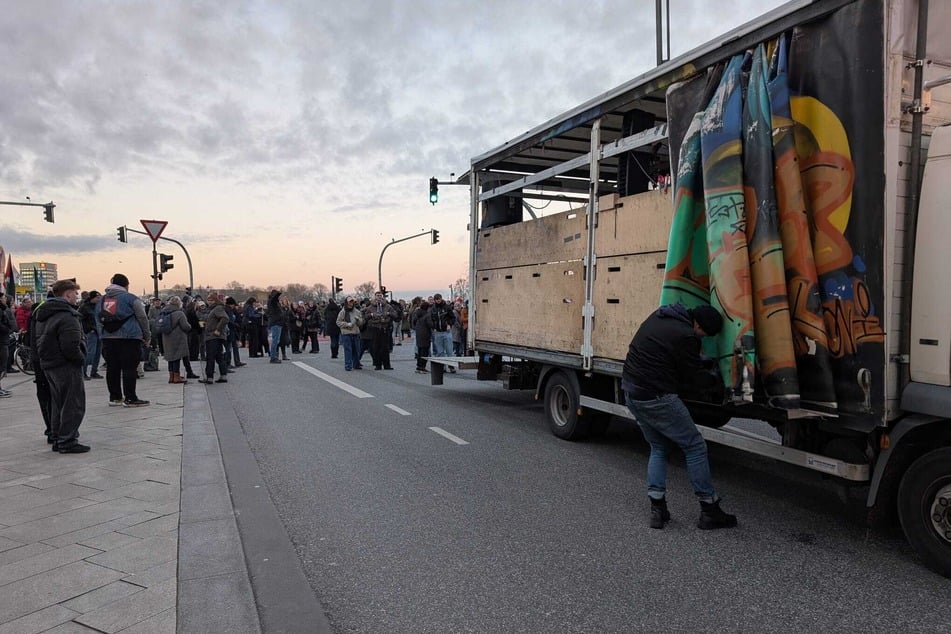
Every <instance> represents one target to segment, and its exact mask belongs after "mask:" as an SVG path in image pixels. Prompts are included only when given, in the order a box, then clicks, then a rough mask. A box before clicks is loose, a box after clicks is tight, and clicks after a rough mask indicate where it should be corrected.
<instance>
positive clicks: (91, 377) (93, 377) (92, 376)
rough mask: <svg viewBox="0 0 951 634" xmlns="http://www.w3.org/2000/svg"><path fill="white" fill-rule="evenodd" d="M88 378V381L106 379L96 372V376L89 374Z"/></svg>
mask: <svg viewBox="0 0 951 634" xmlns="http://www.w3.org/2000/svg"><path fill="white" fill-rule="evenodd" d="M89 378H90V379H104V378H106V377H104V376H102V375H101V374H99V373H98V372H97V373H96V374H90V375H89Z"/></svg>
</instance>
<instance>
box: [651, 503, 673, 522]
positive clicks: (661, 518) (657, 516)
mask: <svg viewBox="0 0 951 634" xmlns="http://www.w3.org/2000/svg"><path fill="white" fill-rule="evenodd" d="M650 501H651V528H663V527H664V524H666V523H667V522H669V521H670V511H668V510H667V499H666V498H661V499H659V500H655V499H654V498H650Z"/></svg>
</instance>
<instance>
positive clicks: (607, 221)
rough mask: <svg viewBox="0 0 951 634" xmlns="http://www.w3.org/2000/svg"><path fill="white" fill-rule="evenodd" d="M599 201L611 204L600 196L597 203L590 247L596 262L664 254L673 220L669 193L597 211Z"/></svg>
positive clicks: (626, 199) (638, 197)
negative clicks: (631, 254)
mask: <svg viewBox="0 0 951 634" xmlns="http://www.w3.org/2000/svg"><path fill="white" fill-rule="evenodd" d="M605 199H608V200H605ZM601 201H605V202H608V203H609V204H610V202H611V201H610V197H609V196H602V197H601V199H599V201H598V205H599V212H598V230H597V233H596V236H595V243H594V246H595V253H597V254H598V257H599V258H603V257H609V256H613V255H627V254H629V253H649V252H654V251H666V250H667V239H668V237H669V235H670V223H671V220H672V219H673V216H674V209H673V202H672V201H671V193H670V191H669V190H668V191H666V192H665V191H664V190H662V189H658V190H654V191H649V192H644V193H641V194H634V195H633V196H625V197H624V198H620V199H617V203H616V205H615V206H612V207H609V208H601V207H600V205H601Z"/></svg>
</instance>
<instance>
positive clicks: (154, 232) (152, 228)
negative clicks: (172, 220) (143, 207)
mask: <svg viewBox="0 0 951 634" xmlns="http://www.w3.org/2000/svg"><path fill="white" fill-rule="evenodd" d="M139 222H141V223H142V226H143V227H145V232H146V233H147V234H149V237H150V238H152V242H156V241H157V240H158V239H159V236H160V235H162V232H163V231H165V227H166V226H168V220H139Z"/></svg>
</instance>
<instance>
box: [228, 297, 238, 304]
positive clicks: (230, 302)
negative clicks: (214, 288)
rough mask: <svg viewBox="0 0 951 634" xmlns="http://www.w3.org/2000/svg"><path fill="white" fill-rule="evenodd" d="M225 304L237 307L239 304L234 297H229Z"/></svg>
mask: <svg viewBox="0 0 951 634" xmlns="http://www.w3.org/2000/svg"><path fill="white" fill-rule="evenodd" d="M225 303H226V304H227V305H228V306H236V305H237V304H238V302H236V301H235V299H234V297H229V298H227V299H226V300H225Z"/></svg>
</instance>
